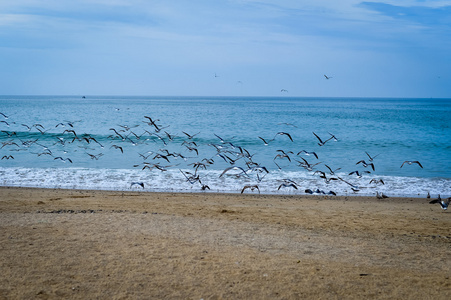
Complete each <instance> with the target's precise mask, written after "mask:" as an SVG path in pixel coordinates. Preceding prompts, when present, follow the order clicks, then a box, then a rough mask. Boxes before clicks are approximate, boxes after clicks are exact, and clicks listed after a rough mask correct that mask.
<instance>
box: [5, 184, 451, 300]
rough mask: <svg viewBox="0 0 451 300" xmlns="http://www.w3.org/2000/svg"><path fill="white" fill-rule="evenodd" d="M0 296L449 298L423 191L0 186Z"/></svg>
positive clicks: (441, 248)
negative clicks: (415, 194)
mask: <svg viewBox="0 0 451 300" xmlns="http://www.w3.org/2000/svg"><path fill="white" fill-rule="evenodd" d="M0 228H1V230H0V232H1V235H0V239H1V243H0V268H1V273H0V299H67V298H74V299H94V298H97V299H127V298H130V299H162V298H169V299H180V298H181V299H201V298H203V299H371V298H374V299H450V298H451V214H450V212H447V211H443V210H442V209H440V207H439V205H438V204H435V205H431V204H429V203H428V199H425V198H388V199H384V200H378V199H376V198H375V197H344V196H339V197H333V196H329V197H323V196H286V195H285V196H277V195H258V194H243V195H240V194H213V193H205V194H202V193H198V194H194V193H193V194H182V193H180V194H171V193H144V192H111V191H82V190H52V189H32V188H7V187H3V188H0Z"/></svg>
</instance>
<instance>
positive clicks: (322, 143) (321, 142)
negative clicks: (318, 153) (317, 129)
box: [312, 132, 328, 146]
mask: <svg viewBox="0 0 451 300" xmlns="http://www.w3.org/2000/svg"><path fill="white" fill-rule="evenodd" d="M312 133H313V135H314V136H316V138H317V139H318V141H319V143H318V145H320V146H324V145H325V144H326V143H327V141H328V140H326V141H324V142H323V140H322V139H321V138H320V137H319V136H318V135H317V134H316V133H314V132H312Z"/></svg>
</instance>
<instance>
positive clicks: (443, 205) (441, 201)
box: [429, 195, 451, 210]
mask: <svg viewBox="0 0 451 300" xmlns="http://www.w3.org/2000/svg"><path fill="white" fill-rule="evenodd" d="M450 200H451V197H450V198H448V199H442V198H440V195H438V197H437V199H434V200H432V201H430V202H429V203H430V204H435V203H438V204H440V207H441V208H442V209H443V210H447V209H448V205H449V201H450Z"/></svg>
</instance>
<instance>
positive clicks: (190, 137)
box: [182, 131, 200, 140]
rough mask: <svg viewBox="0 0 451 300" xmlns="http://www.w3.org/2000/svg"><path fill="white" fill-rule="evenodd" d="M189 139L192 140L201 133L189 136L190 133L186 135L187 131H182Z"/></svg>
mask: <svg viewBox="0 0 451 300" xmlns="http://www.w3.org/2000/svg"><path fill="white" fill-rule="evenodd" d="M182 132H183V133H184V134H185V135H186V136H187V137H188V139H190V140H191V139H192V138H193V137H195V136H196V135H198V134H199V133H200V132H198V133H196V134H188V133H186V132H185V131H182Z"/></svg>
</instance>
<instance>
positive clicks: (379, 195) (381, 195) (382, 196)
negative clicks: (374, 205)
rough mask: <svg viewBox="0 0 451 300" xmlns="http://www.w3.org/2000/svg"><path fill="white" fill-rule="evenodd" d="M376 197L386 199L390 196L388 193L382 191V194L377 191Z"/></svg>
mask: <svg viewBox="0 0 451 300" xmlns="http://www.w3.org/2000/svg"><path fill="white" fill-rule="evenodd" d="M376 197H377V199H385V198H388V196H387V195H384V193H380V194H379V192H376Z"/></svg>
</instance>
